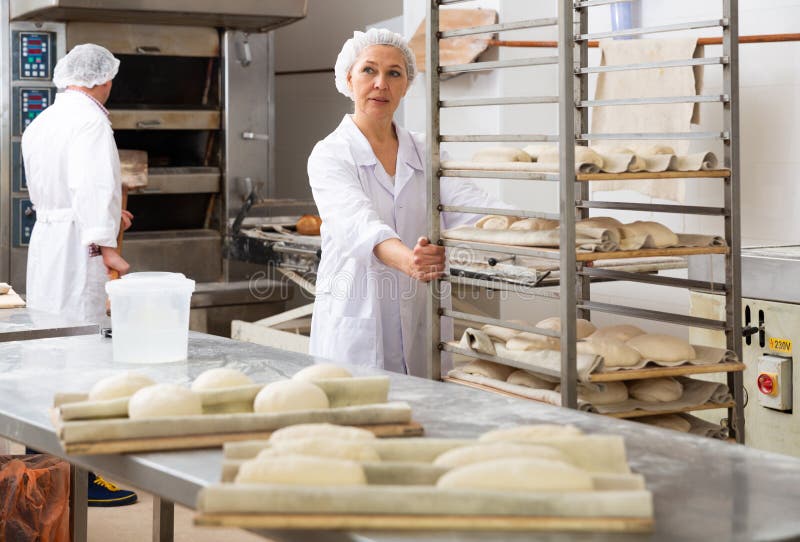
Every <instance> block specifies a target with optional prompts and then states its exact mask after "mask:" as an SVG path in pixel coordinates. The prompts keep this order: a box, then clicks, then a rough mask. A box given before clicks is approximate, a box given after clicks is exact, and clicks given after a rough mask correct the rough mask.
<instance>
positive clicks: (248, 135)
mask: <svg viewBox="0 0 800 542" xmlns="http://www.w3.org/2000/svg"><path fill="white" fill-rule="evenodd" d="M242 139H251V140H252V139H257V140H259V141H269V134H257V133H255V132H242Z"/></svg>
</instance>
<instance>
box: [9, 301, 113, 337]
mask: <svg viewBox="0 0 800 542" xmlns="http://www.w3.org/2000/svg"><path fill="white" fill-rule="evenodd" d="M99 332H100V328H99V327H98V326H97V325H96V324H89V323H87V322H78V321H76V320H72V319H70V318H64V317H63V316H60V315H58V314H51V313H49V312H42V311H36V310H31V309H26V308H20V309H0V342H6V341H26V340H30V339H46V338H50V337H67V336H71V335H93V334H97V333H99Z"/></svg>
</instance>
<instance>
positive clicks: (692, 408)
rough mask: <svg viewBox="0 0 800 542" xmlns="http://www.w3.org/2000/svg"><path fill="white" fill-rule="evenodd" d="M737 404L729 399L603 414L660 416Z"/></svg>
mask: <svg viewBox="0 0 800 542" xmlns="http://www.w3.org/2000/svg"><path fill="white" fill-rule="evenodd" d="M735 406H736V402H735V401H729V402H727V403H706V404H704V405H697V406H689V407H685V408H676V409H674V410H660V411H658V412H651V411H647V410H631V411H628V412H613V413H609V414H603V416H608V417H610V418H624V419H630V418H646V417H649V416H660V415H661V414H678V413H679V412H694V411H696V410H714V409H717V408H733V407H735Z"/></svg>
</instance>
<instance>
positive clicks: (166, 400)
mask: <svg viewBox="0 0 800 542" xmlns="http://www.w3.org/2000/svg"><path fill="white" fill-rule="evenodd" d="M201 414H203V404H202V402H201V401H200V396H199V395H197V394H196V393H194V392H193V391H192V390H190V389H188V388H184V387H183V386H178V385H177V384H156V385H154V386H148V387H146V388H142V389H140V390H139V391H137V392H136V393H134V394H133V395H132V396H131V398H130V399H129V400H128V418H130V419H131V420H143V419H146V418H163V417H170V416H200V415H201Z"/></svg>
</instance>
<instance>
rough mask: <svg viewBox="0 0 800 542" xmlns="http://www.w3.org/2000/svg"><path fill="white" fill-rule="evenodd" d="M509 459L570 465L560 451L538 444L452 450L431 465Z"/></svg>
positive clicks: (465, 447)
mask: <svg viewBox="0 0 800 542" xmlns="http://www.w3.org/2000/svg"><path fill="white" fill-rule="evenodd" d="M511 457H529V458H534V459H537V458H538V459H548V460H552V461H560V462H561V463H567V464H569V463H570V460H569V458H567V456H565V455H564V453H563V452H562V451H561V450H557V449H555V448H551V447H550V446H543V445H539V444H519V443H515V442H490V443H487V444H473V445H471V446H461V447H460V448H453V449H452V450H447V451H446V452H444V453H442V454H440V455H439V456H438V457H437V458H436V459H435V460H434V461H433V464H434V465H435V466H437V467H448V468H455V467H463V466H466V465H472V464H473V463H481V462H483V461H491V460H493V459H503V458H511Z"/></svg>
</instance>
